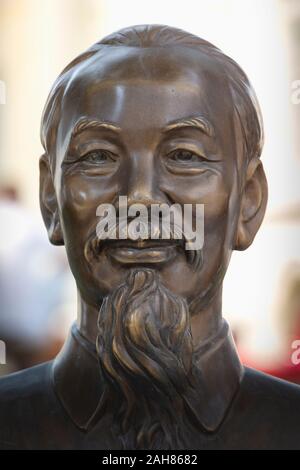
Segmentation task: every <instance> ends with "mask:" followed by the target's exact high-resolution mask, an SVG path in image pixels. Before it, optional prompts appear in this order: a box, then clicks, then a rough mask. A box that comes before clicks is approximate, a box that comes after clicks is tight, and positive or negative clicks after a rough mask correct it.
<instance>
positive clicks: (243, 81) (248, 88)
mask: <svg viewBox="0 0 300 470" xmlns="http://www.w3.org/2000/svg"><path fill="white" fill-rule="evenodd" d="M175 45H180V46H182V47H188V48H195V49H197V50H199V51H200V52H202V53H204V54H207V55H209V56H210V57H213V58H214V59H215V60H216V61H217V62H218V64H219V65H220V67H221V69H223V72H224V77H225V79H226V80H227V84H228V87H229V90H230V93H231V96H232V103H233V107H234V112H235V113H236V115H237V117H238V120H239V123H240V127H241V131H242V133H243V137H244V139H243V146H244V156H245V163H248V162H249V161H250V160H251V159H252V158H259V157H260V155H261V152H262V148H263V140H264V137H263V123H262V116H261V112H260V107H259V103H258V100H257V97H256V94H255V92H254V89H253V88H252V85H251V83H250V81H249V79H248V77H247V75H246V74H245V73H244V71H243V70H242V69H241V67H240V66H239V65H238V64H237V63H236V62H235V61H234V60H233V59H231V58H230V57H228V56H227V55H225V54H224V53H223V52H222V51H221V50H220V49H218V48H217V47H215V46H214V45H213V44H211V43H210V42H208V41H205V40H204V39H201V38H199V37H198V36H195V35H193V34H190V33H187V32H186V31H183V30H181V29H178V28H173V27H170V26H164V25H138V26H132V27H128V28H124V29H121V30H120V31H117V32H115V33H113V34H110V35H109V36H106V37H105V38H104V39H102V40H101V41H99V42H97V43H96V44H94V45H93V46H91V47H90V48H89V49H88V50H87V51H85V52H83V53H82V54H81V55H79V56H78V57H77V58H76V59H74V60H73V61H72V62H71V63H70V64H69V65H68V66H67V67H66V68H65V69H64V70H63V71H62V73H61V74H60V75H59V77H58V78H57V79H56V81H55V83H54V85H53V87H52V89H51V91H50V94H49V96H48V99H47V102H46V105H45V108H44V111H43V116H42V124H41V142H42V145H43V147H44V149H45V152H46V154H47V155H48V156H50V155H51V152H52V151H53V149H54V145H55V142H56V135H57V129H58V125H59V120H60V114H61V107H62V101H63V97H64V93H65V90H66V88H67V86H68V84H69V82H70V80H71V79H72V77H73V74H74V73H75V71H76V70H77V69H78V67H79V66H80V65H81V64H83V63H84V62H85V61H87V60H88V59H89V58H91V57H92V56H95V55H97V53H98V52H99V51H102V50H103V48H110V47H118V46H126V47H141V48H147V47H170V46H175ZM99 60H101V59H99ZM54 153H55V151H54Z"/></svg>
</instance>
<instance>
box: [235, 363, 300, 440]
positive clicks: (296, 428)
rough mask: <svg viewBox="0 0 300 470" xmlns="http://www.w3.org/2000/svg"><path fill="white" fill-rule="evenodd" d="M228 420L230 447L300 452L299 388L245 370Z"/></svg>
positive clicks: (256, 372)
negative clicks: (294, 450) (298, 450)
mask: <svg viewBox="0 0 300 470" xmlns="http://www.w3.org/2000/svg"><path fill="white" fill-rule="evenodd" d="M228 418H229V420H228V421H227V422H230V431H231V438H232V439H233V441H232V442H233V444H234V442H235V439H234V436H238V437H237V442H239V444H241V443H242V444H244V448H247V447H248V448H262V449H272V448H274V449H300V386H299V385H296V384H292V383H289V382H287V381H285V380H281V379H278V378H275V377H272V376H270V375H267V374H264V373H262V372H259V371H257V370H254V369H250V368H245V375H244V378H243V381H242V384H241V389H240V392H239V393H238V394H237V396H236V399H235V402H234V403H233V406H232V408H231V411H230V413H229V416H228ZM241 441H242V442H241Z"/></svg>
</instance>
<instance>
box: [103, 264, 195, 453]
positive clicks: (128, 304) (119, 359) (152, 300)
mask: <svg viewBox="0 0 300 470" xmlns="http://www.w3.org/2000/svg"><path fill="white" fill-rule="evenodd" d="M98 328H99V334H98V338H97V352H98V358H99V364H100V369H101V374H102V378H103V384H104V390H103V394H102V398H101V401H100V407H99V410H98V412H99V414H98V416H101V414H103V413H107V412H109V413H111V414H112V416H113V431H114V433H115V434H116V436H118V437H119V439H120V440H121V443H122V447H123V449H126V450H129V449H187V448H189V445H190V443H191V436H192V435H193V434H194V433H195V428H197V429H199V427H201V424H200V421H199V419H198V417H197V408H198V406H197V404H198V403H199V386H201V385H200V382H201V377H200V371H199V370H198V369H197V366H196V364H194V362H193V342H192V334H191V325H190V314H189V309H188V305H187V302H186V300H185V299H184V298H183V297H180V296H178V295H175V294H173V293H172V292H171V291H170V290H168V289H167V288H166V287H165V286H164V285H163V284H162V282H161V280H160V277H159V273H158V272H157V271H155V270H151V269H145V268H141V269H138V268H135V269H132V270H131V271H130V272H129V274H128V277H127V279H126V282H125V283H124V284H122V285H121V286H120V287H118V288H117V289H115V290H114V291H113V292H112V293H111V294H110V295H109V296H108V297H106V298H105V299H104V300H103V303H102V306H101V309H100V312H99V318H98ZM197 390H198V392H197Z"/></svg>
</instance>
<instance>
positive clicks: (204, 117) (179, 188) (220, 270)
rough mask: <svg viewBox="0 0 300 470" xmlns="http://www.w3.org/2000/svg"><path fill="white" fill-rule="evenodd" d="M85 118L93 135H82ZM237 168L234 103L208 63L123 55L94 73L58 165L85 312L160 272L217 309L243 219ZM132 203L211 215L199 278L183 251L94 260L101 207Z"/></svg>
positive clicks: (73, 105)
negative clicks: (145, 272)
mask: <svg viewBox="0 0 300 470" xmlns="http://www.w3.org/2000/svg"><path fill="white" fill-rule="evenodd" d="M82 118H84V119H85V121H86V122H87V124H86V125H82V126H80V120H82ZM191 118H199V119H198V121H197V123H198V125H195V123H191V122H190V121H189V124H188V125H187V123H186V121H187V120H189V119H191ZM89 121H97V124H95V125H94V126H93V125H89ZM100 122H102V123H103V122H104V123H108V125H103V126H101V125H98V124H99V123H100ZM202 122H204V123H205V125H204V126H201V123H202ZM78 123H79V125H78ZM174 123H176V124H178V125H176V126H170V125H172V124H174ZM179 123H180V124H179ZM199 123H200V124H199ZM76 125H77V126H76ZM74 129H76V132H74ZM237 161H238V159H237V145H236V138H235V123H234V115H233V106H232V99H231V96H230V93H229V90H227V89H226V85H225V84H224V82H223V80H222V75H221V73H220V70H219V68H218V67H217V66H216V64H215V63H214V62H213V61H212V60H211V59H210V58H208V57H207V56H206V55H204V54H201V53H200V52H198V51H195V50H192V49H187V48H181V47H178V46H176V47H170V48H167V49H163V48H161V49H159V48H153V49H151V48H148V49H139V48H127V47H118V48H116V49H114V50H110V51H109V53H105V52H103V53H101V57H99V54H97V55H96V56H95V57H93V58H92V59H90V60H88V61H87V62H85V63H84V64H83V66H81V67H80V69H79V71H78V73H76V75H75V77H74V78H73V80H72V81H71V83H70V84H69V86H68V89H67V91H66V93H65V97H64V101H63V106H62V115H61V119H60V125H59V129H58V134H57V146H56V161H55V165H54V181H55V190H56V195H57V202H58V207H59V214H60V221H61V225H62V231H63V238H64V243H65V246H66V250H67V253H68V258H69V262H70V265H71V269H72V271H73V274H74V276H75V278H76V280H77V284H78V287H79V290H80V292H81V295H82V296H83V298H84V299H85V301H86V302H87V303H88V304H90V305H97V306H99V305H100V304H101V299H102V298H103V296H105V295H107V294H108V293H109V292H110V291H111V290H112V289H115V288H116V287H117V286H119V285H120V283H121V282H122V281H124V279H125V276H126V275H127V274H128V269H130V268H132V267H133V265H134V266H149V265H150V264H151V268H152V269H156V270H159V272H160V274H161V280H162V282H163V284H164V285H165V286H166V287H167V288H169V289H170V290H171V291H172V292H174V293H176V294H179V295H182V296H184V297H185V298H186V299H187V301H188V302H189V303H191V302H192V301H193V300H195V299H198V300H200V304H201V302H202V303H203V302H204V303H205V302H207V299H208V298H209V297H210V296H211V295H213V292H214V291H215V290H216V289H217V288H218V287H219V281H220V280H221V279H222V277H223V274H224V272H225V269H226V266H227V263H228V260H229V256H230V253H231V250H232V248H233V243H234V237H235V232H236V223H237V218H238V215H239V207H240V195H239V192H238V165H237ZM121 195H122V196H127V197H128V205H130V204H132V203H139V202H141V203H144V204H146V205H149V204H151V203H153V202H154V203H167V204H169V205H171V204H174V203H178V204H180V205H183V204H188V203H189V204H191V203H193V204H195V203H201V204H204V214H205V225H204V230H205V231H204V246H203V252H202V258H203V262H202V264H201V267H200V269H197V270H195V269H194V267H193V266H192V265H191V264H190V263H189V262H188V260H187V256H186V253H185V251H184V249H183V248H182V247H180V246H176V247H174V245H173V246H172V247H171V246H170V245H171V244H172V242H170V243H166V244H165V245H163V246H160V247H158V246H157V245H155V246H153V243H152V244H151V243H150V242H149V243H147V242H145V244H144V245H143V247H142V248H138V247H137V243H135V247H134V246H132V243H131V245H130V243H128V242H127V243H126V241H123V242H122V247H120V242H118V241H115V242H114V241H112V242H110V243H103V244H102V245H101V244H100V249H99V250H98V252H97V254H95V256H89V257H87V256H86V251H87V250H86V245H87V241H88V240H89V239H91V237H92V238H93V237H94V236H95V229H96V225H97V223H98V221H99V219H98V217H96V210H97V207H98V206H99V204H103V203H113V204H116V205H117V202H118V197H119V196H121ZM135 248H136V251H134V249H135ZM157 248H158V251H159V254H158V255H157V256H155V255H154V256H153V251H155V250H157ZM141 250H143V256H141V255H140V253H141ZM164 250H165V253H164ZM166 252H167V254H166ZM192 313H193V312H192Z"/></svg>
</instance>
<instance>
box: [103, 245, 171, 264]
mask: <svg viewBox="0 0 300 470" xmlns="http://www.w3.org/2000/svg"><path fill="white" fill-rule="evenodd" d="M177 248H178V243H176V242H175V241H173V240H137V241H132V240H124V241H123V240H122V241H110V242H107V244H106V247H105V250H106V252H107V255H108V256H109V257H110V258H112V259H113V260H114V261H116V262H118V263H120V264H138V263H142V264H154V263H166V262H168V261H170V260H171V259H173V258H174V257H175V256H176V254H177Z"/></svg>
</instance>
